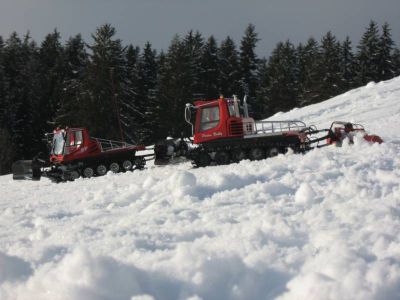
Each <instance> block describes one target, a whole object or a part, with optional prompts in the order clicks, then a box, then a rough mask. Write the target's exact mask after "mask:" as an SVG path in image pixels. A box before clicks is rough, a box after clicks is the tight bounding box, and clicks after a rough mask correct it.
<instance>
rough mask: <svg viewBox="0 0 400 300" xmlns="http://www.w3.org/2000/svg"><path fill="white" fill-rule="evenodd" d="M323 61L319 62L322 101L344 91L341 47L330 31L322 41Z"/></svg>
mask: <svg viewBox="0 0 400 300" xmlns="http://www.w3.org/2000/svg"><path fill="white" fill-rule="evenodd" d="M320 49H321V50H320V51H321V59H320V61H319V67H318V71H319V78H320V85H319V89H320V99H319V100H320V101H321V100H327V99H329V98H332V97H334V96H336V95H338V94H340V92H341V91H342V90H343V88H342V82H343V80H342V73H341V69H340V66H341V47H340V43H339V42H338V41H337V40H336V38H335V36H333V35H332V33H331V32H330V31H329V32H328V33H327V34H326V35H325V36H324V37H323V38H322V41H321V48H320Z"/></svg>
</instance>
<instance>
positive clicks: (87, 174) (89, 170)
mask: <svg viewBox="0 0 400 300" xmlns="http://www.w3.org/2000/svg"><path fill="white" fill-rule="evenodd" d="M82 173H83V176H84V177H86V178H90V177H93V175H94V171H93V169H92V168H90V167H87V168H84V169H83V172H82Z"/></svg>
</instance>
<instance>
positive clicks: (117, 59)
mask: <svg viewBox="0 0 400 300" xmlns="http://www.w3.org/2000/svg"><path fill="white" fill-rule="evenodd" d="M115 33H116V32H115V28H113V27H112V26H111V25H110V24H105V25H102V26H100V27H99V28H97V30H96V32H95V34H93V35H92V38H93V40H94V42H93V44H92V45H90V46H89V49H90V50H91V52H92V53H91V55H90V63H89V65H88V71H87V74H86V77H85V82H84V84H85V88H84V91H85V95H84V105H83V107H82V112H84V113H85V118H84V121H85V127H88V128H90V131H91V134H92V135H94V136H96V135H97V136H102V137H105V138H110V139H124V140H125V138H128V137H129V135H130V134H131V133H130V132H128V130H129V128H127V127H126V126H125V124H123V123H122V120H123V117H122V116H121V115H123V114H128V115H129V114H130V112H128V110H132V109H134V107H133V106H132V105H130V99H132V98H133V91H132V88H131V87H130V86H129V77H128V73H127V68H126V56H125V52H126V50H125V48H123V47H122V45H121V40H119V39H114V35H115Z"/></svg>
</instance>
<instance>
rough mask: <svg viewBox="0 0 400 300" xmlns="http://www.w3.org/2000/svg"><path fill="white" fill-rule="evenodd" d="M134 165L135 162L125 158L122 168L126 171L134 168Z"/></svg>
mask: <svg viewBox="0 0 400 300" xmlns="http://www.w3.org/2000/svg"><path fill="white" fill-rule="evenodd" d="M132 166H133V164H132V162H131V161H130V160H124V162H123V163H122V168H123V169H124V170H125V171H129V170H132Z"/></svg>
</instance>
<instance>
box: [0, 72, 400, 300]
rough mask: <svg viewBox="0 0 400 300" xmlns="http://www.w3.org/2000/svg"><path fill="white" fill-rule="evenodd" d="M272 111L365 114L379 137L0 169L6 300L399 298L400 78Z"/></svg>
mask: <svg viewBox="0 0 400 300" xmlns="http://www.w3.org/2000/svg"><path fill="white" fill-rule="evenodd" d="M271 119H273V120H282V119H300V120H303V121H305V122H306V123H307V124H309V125H310V124H315V125H317V126H318V127H320V128H323V127H327V126H329V124H330V122H331V121H334V120H343V121H353V122H359V123H362V124H363V125H365V127H366V128H367V130H369V131H370V132H371V133H375V134H378V135H380V136H381V137H382V138H383V139H384V140H385V143H384V144H381V145H378V144H373V145H371V144H368V143H366V142H364V141H363V139H362V138H356V140H355V144H354V145H348V143H344V145H343V147H341V148H339V147H333V146H332V147H326V148H322V149H318V150H313V151H310V152H308V153H307V154H305V155H296V154H291V153H288V154H286V155H279V156H278V157H275V158H271V159H267V160H263V161H258V162H251V161H243V162H241V163H239V164H232V165H228V166H218V167H208V168H200V169H193V168H192V167H191V165H190V164H189V163H186V164H181V165H177V166H165V167H149V169H147V170H144V171H141V172H133V173H127V174H107V175H106V176H104V177H100V178H96V179H78V180H76V181H75V182H69V183H61V184H54V183H51V182H50V181H48V180H46V179H44V180H42V181H40V182H30V181H23V182H14V181H13V180H12V178H11V176H3V177H0V197H1V200H0V299H2V300H8V299H49V300H50V299H51V300H54V299H85V300H91V299H128V300H129V299H142V300H144V299H192V300H194V299H218V300H223V299H279V300H284V299H285V300H288V299H296V300H297V299H321V300H328V299H362V300H366V299H388V300H389V299H390V300H392V299H400V235H399V233H400V155H399V154H400V138H399V136H400V133H399V131H400V78H396V79H393V80H390V81H387V82H382V83H378V84H374V83H370V84H369V85H367V86H366V87H363V88H359V89H356V90H352V91H350V92H348V93H346V94H344V95H341V96H339V97H336V98H333V99H330V100H328V101H326V102H323V103H320V104H316V105H312V106H309V107H305V108H301V109H295V110H292V111H290V112H288V113H280V114H278V115H275V116H274V117H272V118H271Z"/></svg>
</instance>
